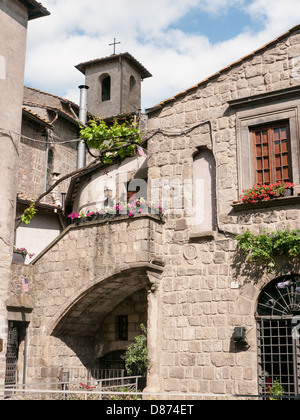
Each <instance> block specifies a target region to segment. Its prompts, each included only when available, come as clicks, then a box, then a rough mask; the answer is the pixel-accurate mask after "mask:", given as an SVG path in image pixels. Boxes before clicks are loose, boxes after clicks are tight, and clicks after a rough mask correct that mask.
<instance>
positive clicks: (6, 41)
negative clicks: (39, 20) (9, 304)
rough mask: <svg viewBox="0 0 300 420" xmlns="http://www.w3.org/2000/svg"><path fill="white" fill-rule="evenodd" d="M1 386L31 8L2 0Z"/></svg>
mask: <svg viewBox="0 0 300 420" xmlns="http://www.w3.org/2000/svg"><path fill="white" fill-rule="evenodd" d="M0 20H1V40H0V43H1V54H0V61H1V70H0V91H1V97H0V169H1V174H2V176H3V177H4V178H3V179H4V180H5V182H1V185H0V196H1V202H0V212H1V222H0V247H1V248H0V249H1V253H0V344H1V346H0V348H1V351H0V386H1V385H3V384H4V378H5V355H6V347H7V319H6V314H7V311H6V307H5V300H6V298H7V292H8V287H9V286H8V285H9V280H10V265H11V260H12V246H13V232H14V215H15V201H16V200H15V198H16V187H17V186H16V175H15V174H16V173H17V164H18V150H19V136H18V133H20V131H21V112H22V111H21V110H22V89H23V83H24V66H25V52H26V35H27V21H28V11H27V8H26V6H25V5H24V4H21V2H19V1H5V2H1V3H0ZM7 34H9V36H7Z"/></svg>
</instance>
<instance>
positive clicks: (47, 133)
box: [18, 95, 78, 202]
mask: <svg viewBox="0 0 300 420" xmlns="http://www.w3.org/2000/svg"><path fill="white" fill-rule="evenodd" d="M48 96H49V95H48ZM35 112H37V110H36V109H35ZM54 118H55V113H54V112H52V113H51V115H50V116H49V115H47V120H48V119H49V120H53V119H54ZM22 134H23V135H24V136H26V137H28V138H30V139H35V140H37V141H31V140H29V139H28V138H25V137H23V138H22V140H21V144H20V164H19V177H18V192H20V193H22V194H23V195H25V197H29V198H30V199H33V198H37V197H38V196H39V195H40V194H42V193H43V192H45V191H46V187H47V188H49V185H51V180H52V177H53V173H59V174H60V176H64V175H67V174H68V173H70V172H72V171H74V170H75V169H76V165H77V150H76V149H77V143H76V142H73V143H70V144H68V143H64V142H65V141H68V140H76V139H77V138H78V126H77V125H76V124H75V123H74V124H73V123H71V122H69V121H67V120H66V119H64V118H58V119H57V121H56V122H55V123H54V125H53V127H52V128H51V129H49V128H47V127H45V126H44V125H43V124H38V123H36V122H33V121H32V120H30V119H29V118H26V117H25V116H23V122H22ZM49 151H51V153H52V154H53V159H52V162H51V165H49V164H48V161H49ZM69 183H70V180H66V181H64V182H63V183H62V184H60V185H59V187H58V188H57V191H58V193H59V194H58V197H59V199H61V196H60V193H66V192H67V191H68V186H69ZM47 201H48V202H52V199H51V196H50V195H49V196H48V197H47Z"/></svg>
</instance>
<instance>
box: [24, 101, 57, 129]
mask: <svg viewBox="0 0 300 420" xmlns="http://www.w3.org/2000/svg"><path fill="white" fill-rule="evenodd" d="M23 113H24V114H25V115H27V116H28V117H29V118H31V119H33V120H38V122H39V123H42V124H43V125H46V126H48V127H51V124H50V121H47V120H46V119H45V118H42V117H40V116H39V115H38V114H36V113H35V112H33V111H32V110H31V109H28V108H25V107H24V106H23Z"/></svg>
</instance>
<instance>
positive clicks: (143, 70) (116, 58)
mask: <svg viewBox="0 0 300 420" xmlns="http://www.w3.org/2000/svg"><path fill="white" fill-rule="evenodd" d="M120 58H122V59H123V58H124V59H126V60H128V61H129V62H130V63H131V64H133V65H134V66H135V67H136V68H137V70H138V71H139V73H140V74H141V76H142V78H143V79H146V78H148V77H152V74H151V73H150V72H149V71H148V70H147V69H146V68H145V67H144V66H143V65H142V64H141V63H140V62H139V61H138V60H136V59H135V58H134V57H133V56H132V55H131V54H129V53H128V52H126V53H123V54H112V55H110V56H109V57H104V58H97V59H96V60H91V61H87V62H85V63H81V64H78V65H77V66H75V67H76V69H77V70H79V71H81V73H83V74H85V72H86V69H87V68H88V67H91V66H96V65H99V64H102V63H107V62H110V61H119V59H120Z"/></svg>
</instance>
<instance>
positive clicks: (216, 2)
mask: <svg viewBox="0 0 300 420" xmlns="http://www.w3.org/2000/svg"><path fill="white" fill-rule="evenodd" d="M42 3H43V5H44V6H45V7H47V8H48V9H49V11H50V12H51V15H50V16H49V17H46V18H42V19H38V20H36V21H32V22H31V23H30V25H29V33H28V54H27V65H26V77H25V80H26V83H27V84H30V85H31V86H34V87H36V88H39V89H43V90H47V91H49V92H51V93H54V94H58V95H61V96H65V97H68V98H69V99H71V100H73V101H75V102H78V97H79V92H78V88H77V87H78V85H79V84H82V83H83V82H84V77H83V75H82V74H81V73H79V72H78V70H76V69H75V68H74V66H75V65H76V64H78V63H80V62H83V61H86V60H91V59H95V58H100V57H104V56H107V55H110V54H111V53H112V49H111V47H109V43H111V42H112V41H113V38H114V37H117V38H118V41H119V40H120V41H121V42H122V44H121V45H119V46H117V52H125V51H128V52H130V53H131V54H132V55H133V56H134V57H135V58H137V59H138V60H139V61H140V62H141V63H143V65H144V66H145V67H147V68H148V70H149V71H150V72H151V73H152V74H153V78H152V79H146V80H145V81H144V84H143V106H144V107H151V106H154V105H155V104H156V103H157V102H159V101H161V100H163V99H166V98H168V97H169V96H173V95H174V94H176V93H178V92H180V91H181V90H183V89H186V88H188V87H190V86H192V85H194V84H196V83H198V82H199V81H201V80H202V79H204V78H205V77H207V76H210V75H211V74H212V73H214V72H215V71H217V70H218V69H220V68H222V67H224V66H226V65H228V64H230V63H231V62H233V61H235V60H237V59H239V58H240V57H242V56H244V55H246V54H248V53H250V52H251V51H253V50H254V49H256V48H258V47H259V46H261V45H263V44H265V43H266V42H268V41H270V40H272V39H273V38H274V37H275V36H278V35H280V34H281V33H282V32H284V31H285V30H287V29H289V28H291V27H292V26H294V25H296V24H298V23H300V7H299V6H300V0H285V2H284V3H283V2H282V0H251V1H250V0H184V1H182V0H151V1H148V0H147V1H146V0H127V1H126V2H125V1H124V0H115V1H114V3H113V4H112V3H111V1H108V0H101V1H100V0H89V1H88V2H85V1H81V0H64V1H61V0H43V1H42ZM230 7H238V8H240V9H241V10H244V11H246V12H247V13H248V14H249V17H251V18H253V19H255V20H256V21H257V20H258V19H259V20H260V22H261V28H262V29H261V31H259V32H258V33H255V32H254V31H251V25H249V27H248V29H246V28H245V29H244V30H243V31H242V33H241V34H239V35H238V36H236V37H235V38H232V39H230V40H227V41H225V42H219V43H216V44H211V43H210V42H209V40H208V38H207V37H206V36H205V34H202V35H201V30H200V29H201V28H200V29H199V31H198V33H197V34H191V33H185V32H183V31H181V30H174V29H171V25H172V24H174V23H176V22H178V21H179V20H180V19H182V17H184V16H185V15H186V14H187V13H189V12H191V11H194V12H195V13H197V12H198V13H199V10H201V11H202V12H204V11H205V12H206V13H208V14H211V15H214V16H218V15H222V14H225V13H227V12H228V13H230V9H229V8H230ZM216 22H217V21H216ZM249 22H250V23H251V20H249ZM249 28H250V29H249Z"/></svg>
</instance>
